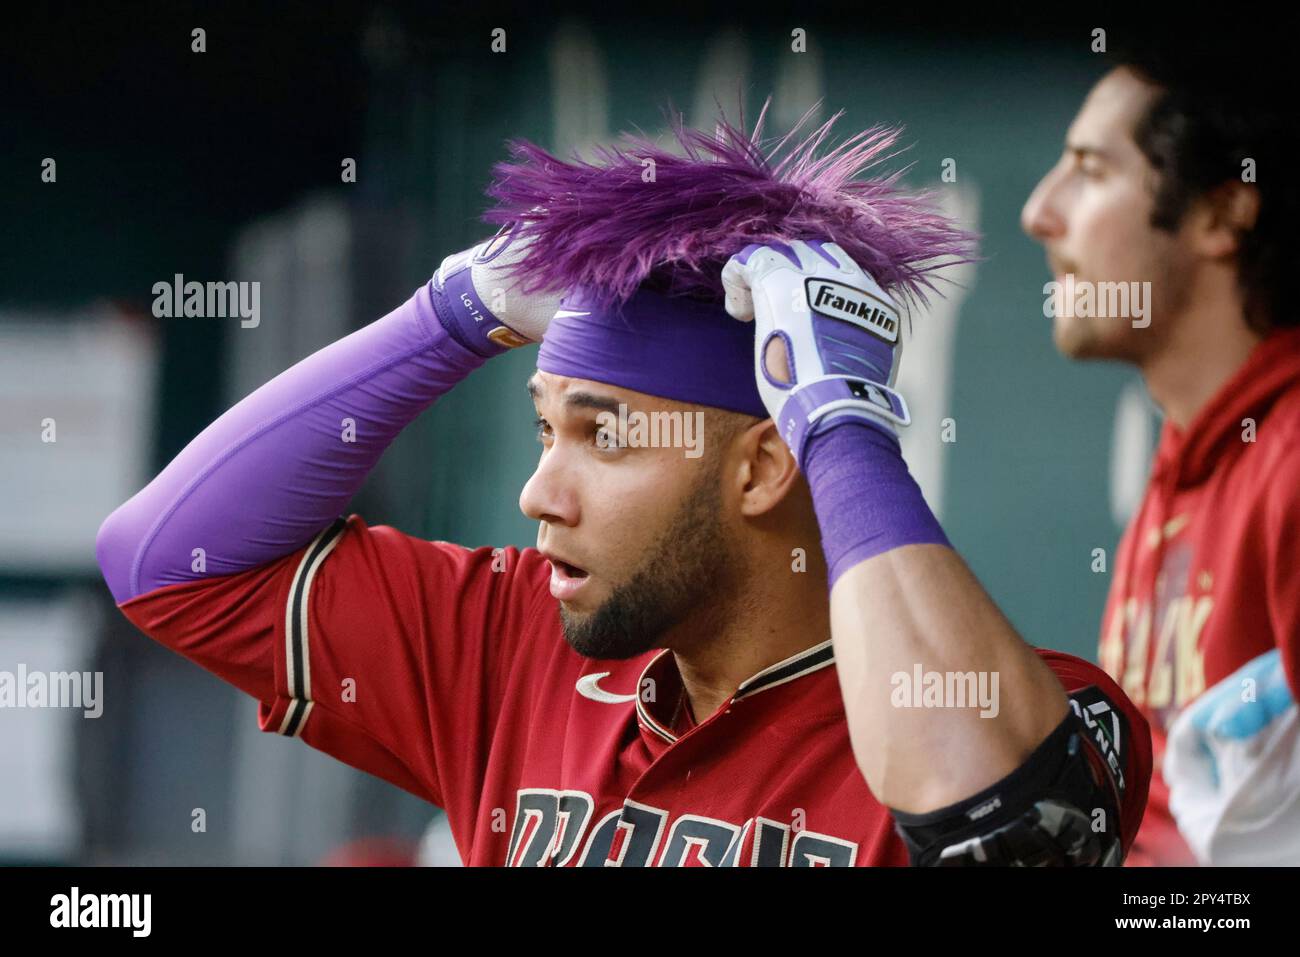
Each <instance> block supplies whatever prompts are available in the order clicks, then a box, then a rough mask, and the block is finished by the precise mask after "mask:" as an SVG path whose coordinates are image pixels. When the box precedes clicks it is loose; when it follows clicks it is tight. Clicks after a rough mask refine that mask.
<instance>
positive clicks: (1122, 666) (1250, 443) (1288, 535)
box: [1100, 329, 1300, 865]
mask: <svg viewBox="0 0 1300 957" xmlns="http://www.w3.org/2000/svg"><path fill="white" fill-rule="evenodd" d="M1298 548H1300V329H1292V330H1289V331H1285V332H1277V333H1274V334H1273V335H1272V336H1270V337H1269V338H1267V339H1266V340H1265V341H1264V342H1262V343H1261V344H1260V345H1258V346H1256V348H1255V350H1254V351H1253V352H1252V353H1251V355H1250V357H1249V359H1247V361H1246V362H1245V364H1244V365H1243V366H1242V367H1241V369H1239V370H1238V371H1237V372H1236V374H1234V375H1233V376H1232V378H1231V379H1230V380H1229V381H1228V382H1227V383H1225V384H1224V386H1223V387H1222V388H1221V389H1220V390H1219V392H1218V393H1217V394H1216V395H1215V396H1214V397H1213V398H1212V399H1211V400H1210V401H1209V402H1208V403H1207V404H1206V406H1205V408H1204V409H1203V410H1202V411H1201V412H1200V414H1199V415H1197V417H1196V419H1195V420H1194V421H1193V422H1192V423H1191V424H1190V425H1189V426H1188V428H1187V429H1186V430H1185V431H1182V430H1179V429H1177V428H1175V427H1174V425H1173V424H1172V423H1166V424H1165V427H1164V431H1163V432H1162V434H1161V438H1160V445H1159V448H1158V449H1157V451H1156V457H1155V463H1154V466H1153V468H1152V474H1151V479H1150V482H1149V484H1148V486H1147V491H1146V495H1145V497H1144V498H1143V501H1142V504H1141V506H1140V507H1139V509H1138V511H1137V513H1136V514H1135V515H1134V516H1133V519H1132V521H1131V522H1130V523H1129V527H1128V529H1127V530H1126V531H1125V533H1124V537H1123V539H1122V540H1121V542H1120V547H1119V552H1118V555H1117V558H1116V561H1115V577H1114V580H1113V582H1112V584H1111V589H1110V596H1109V598H1108V600H1107V604H1106V612H1105V617H1104V618H1103V621H1102V630H1101V644H1100V657H1101V663H1102V666H1103V667H1104V668H1105V669H1106V671H1107V672H1109V673H1110V674H1111V675H1113V676H1114V677H1115V679H1116V680H1117V681H1119V683H1120V685H1121V686H1122V687H1123V689H1124V692H1125V693H1126V695H1127V696H1128V697H1129V698H1130V699H1131V700H1132V701H1133V703H1134V704H1136V705H1137V706H1138V707H1139V708H1140V709H1141V710H1142V713H1143V715H1145V716H1146V718H1147V719H1148V721H1149V722H1150V725H1151V738H1152V745H1153V749H1154V754H1155V773H1154V775H1153V778H1152V782H1151V806H1150V809H1149V810H1148V812H1147V815H1146V820H1145V821H1144V823H1143V825H1142V832H1141V834H1139V835H1138V840H1137V844H1136V846H1135V847H1134V850H1133V854H1132V856H1131V858H1130V861H1129V863H1131V864H1159V865H1187V864H1195V863H1196V858H1195V856H1194V855H1193V854H1192V851H1191V849H1190V848H1189V847H1188V845H1187V843H1186V842H1185V841H1184V840H1183V838H1182V836H1181V835H1180V834H1179V832H1178V827H1177V825H1176V823H1175V821H1174V818H1173V815H1172V814H1171V812H1170V809H1169V782H1168V781H1166V779H1165V776H1164V773H1163V758H1164V753H1165V745H1166V741H1167V737H1168V732H1169V728H1170V726H1171V725H1172V724H1173V723H1174V719H1175V718H1176V717H1177V716H1178V714H1179V712H1180V711H1181V710H1182V709H1183V708H1185V707H1186V706H1187V705H1188V704H1190V703H1191V702H1192V701H1194V700H1196V698H1197V697H1199V696H1200V694H1201V693H1202V692H1203V691H1205V690H1206V689H1207V688H1209V687H1211V686H1213V685H1215V684H1216V683H1218V682H1220V681H1222V680H1223V679H1224V678H1226V677H1227V676H1229V675H1230V674H1232V673H1233V672H1234V671H1236V670H1237V669H1238V668H1240V667H1241V666H1242V665H1244V664H1245V663H1246V662H1248V661H1250V660H1251V659H1253V658H1257V657H1258V656H1260V655H1262V654H1264V653H1265V652H1267V651H1271V650H1273V649H1274V648H1279V649H1280V651H1281V658H1282V663H1283V666H1284V667H1285V669H1286V675H1287V682H1288V684H1289V685H1290V687H1291V691H1292V693H1293V694H1295V695H1296V696H1297V697H1300V552H1298V551H1297V549H1298Z"/></svg>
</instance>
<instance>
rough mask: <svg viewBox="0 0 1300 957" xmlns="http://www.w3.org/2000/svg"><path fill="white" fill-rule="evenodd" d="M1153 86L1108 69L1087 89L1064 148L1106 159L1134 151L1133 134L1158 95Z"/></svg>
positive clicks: (1122, 70)
mask: <svg viewBox="0 0 1300 957" xmlns="http://www.w3.org/2000/svg"><path fill="white" fill-rule="evenodd" d="M1158 93H1159V90H1158V88H1157V87H1155V86H1152V85H1151V84H1150V83H1148V82H1146V81H1145V80H1143V79H1142V78H1141V77H1139V76H1138V75H1137V74H1136V73H1134V72H1133V71H1131V70H1129V69H1126V68H1123V67H1119V68H1116V69H1114V70H1111V71H1110V72H1109V73H1107V74H1106V75H1105V76H1103V77H1102V78H1101V79H1100V80H1098V81H1097V83H1096V85H1095V86H1093V88H1092V89H1091V90H1090V91H1089V93H1088V95H1087V97H1086V98H1085V99H1084V101H1083V105H1082V106H1080V107H1079V112H1078V113H1077V114H1076V115H1075V117H1074V120H1073V122H1071V124H1070V128H1069V131H1068V132H1067V133H1066V137H1065V144H1066V148H1067V149H1071V150H1078V151H1085V152H1096V153H1100V154H1103V155H1104V156H1106V158H1110V159H1123V158H1125V157H1129V156H1131V155H1136V154H1137V153H1138V150H1137V143H1136V142H1135V141H1134V138H1133V134H1134V131H1135V130H1136V129H1137V125H1138V123H1139V122H1140V121H1141V119H1142V117H1143V116H1144V115H1145V114H1146V111H1147V109H1148V108H1149V107H1150V105H1151V103H1152V101H1153V100H1154V99H1155V97H1156V96H1157V95H1158Z"/></svg>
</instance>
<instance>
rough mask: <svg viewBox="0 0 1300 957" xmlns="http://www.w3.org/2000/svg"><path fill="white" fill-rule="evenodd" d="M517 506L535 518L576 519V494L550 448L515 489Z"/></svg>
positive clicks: (573, 522)
mask: <svg viewBox="0 0 1300 957" xmlns="http://www.w3.org/2000/svg"><path fill="white" fill-rule="evenodd" d="M519 510H520V511H521V512H523V513H524V514H525V515H527V516H528V517H529V518H531V519H532V520H533V521H535V522H550V523H552V524H555V525H576V524H577V523H578V497H577V494H576V492H575V490H574V488H573V485H572V483H571V482H570V481H569V479H568V477H567V476H566V474H565V467H564V463H563V462H562V461H561V459H560V457H559V456H558V455H557V454H556V453H555V452H554V451H551V452H548V453H546V454H545V455H543V456H542V457H541V459H540V461H538V463H537V468H536V469H534V471H533V474H532V476H531V477H529V479H528V481H527V482H525V483H524V487H523V490H522V491H521V492H520V493H519Z"/></svg>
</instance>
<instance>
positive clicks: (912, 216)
mask: <svg viewBox="0 0 1300 957" xmlns="http://www.w3.org/2000/svg"><path fill="white" fill-rule="evenodd" d="M770 102H771V101H770V99H769V101H768V103H765V104H764V106H763V109H762V111H761V112H760V113H759V117H758V121H757V122H756V123H755V125H754V132H753V135H752V136H750V135H746V134H745V133H744V131H743V123H744V118H743V115H742V118H741V124H742V127H741V128H737V127H735V126H733V125H731V124H730V123H728V122H727V120H726V118H725V117H723V118H722V119H721V120H720V121H719V123H718V125H717V129H716V132H715V133H714V134H713V135H709V134H707V133H704V132H702V131H700V130H695V129H688V128H686V127H685V126H684V125H683V123H682V120H681V117H680V114H679V115H678V116H677V117H676V119H675V120H671V124H670V125H671V129H672V133H673V136H674V138H675V140H676V146H677V148H678V149H679V150H680V153H677V152H670V151H669V150H667V149H664V148H663V147H661V146H658V145H656V144H655V143H654V142H653V141H652V140H650V139H649V138H648V137H646V136H644V135H640V136H632V135H630V134H624V136H623V139H622V141H621V143H620V145H617V146H611V147H601V148H599V149H597V150H596V151H595V155H596V158H597V159H596V162H587V161H584V160H582V159H580V158H579V157H578V156H576V155H575V156H574V158H573V160H572V161H571V162H565V161H563V160H560V159H557V158H556V157H554V156H552V155H551V154H550V153H548V152H547V151H546V150H544V149H542V148H541V147H539V146H537V145H535V144H533V143H529V142H527V141H525V140H514V141H511V143H510V144H509V145H510V152H511V159H510V160H509V161H507V162H502V163H498V164H497V165H496V166H495V167H494V172H495V174H496V179H495V181H494V182H493V184H492V186H491V187H490V188H489V190H488V195H489V196H491V197H492V198H493V199H495V200H496V205H495V206H493V207H492V208H491V209H490V210H488V212H487V213H485V214H484V219H485V220H487V221H488V222H490V223H495V224H500V225H504V224H507V223H512V222H513V223H516V224H517V226H516V228H517V229H518V230H519V234H518V235H519V238H526V239H528V240H530V241H531V245H530V247H529V250H528V253H527V254H526V255H525V256H524V257H523V258H522V259H521V260H520V262H519V263H518V264H516V266H515V270H514V271H515V275H516V276H518V277H519V279H520V280H521V287H522V288H523V290H524V291H526V292H535V291H539V290H543V289H546V290H565V289H574V288H577V287H580V286H581V287H584V288H585V289H587V290H588V293H589V295H590V296H591V297H592V298H594V299H595V300H596V301H598V302H601V303H602V304H604V305H611V304H616V303H621V302H626V301H627V300H628V299H629V298H630V297H631V296H632V295H633V294H634V293H635V292H636V291H637V290H638V289H640V288H647V289H653V290H656V291H659V292H664V293H667V294H669V295H674V296H690V297H692V298H698V299H705V300H708V301H713V302H718V303H721V302H722V299H723V291H722V279H721V272H722V267H723V265H725V264H726V261H727V260H728V259H729V258H730V257H731V256H732V255H733V254H735V253H737V252H739V251H740V250H741V249H743V248H744V247H745V246H746V245H748V244H749V243H766V242H774V241H776V242H789V241H791V240H794V239H823V240H829V241H832V242H836V243H839V245H840V246H841V247H842V248H843V249H844V251H845V252H847V253H848V254H849V256H850V257H852V258H853V260H854V261H855V262H856V263H857V264H858V265H859V266H861V267H862V268H863V269H864V270H865V271H866V272H868V273H870V274H871V275H872V276H873V277H875V279H876V281H877V282H878V283H880V285H881V286H882V287H884V288H885V289H886V290H887V291H889V292H890V293H891V294H892V295H894V296H895V298H899V299H903V300H908V299H912V298H915V299H919V300H920V301H921V302H922V303H925V302H926V301H927V300H926V295H925V290H926V289H929V290H930V291H937V290H935V288H934V285H933V283H932V281H931V277H930V273H932V272H933V271H934V270H936V269H939V268H941V267H943V266H946V265H951V264H954V263H961V262H971V261H973V259H974V250H975V245H976V236H975V235H974V234H972V233H968V232H965V231H963V230H961V229H959V228H958V227H957V226H955V225H954V224H953V223H952V222H951V221H950V220H949V219H948V218H947V217H945V216H944V215H943V214H942V213H940V212H939V211H938V210H937V209H936V205H935V200H936V197H935V195H934V194H933V193H932V192H920V193H906V192H904V191H902V190H901V189H899V188H898V186H897V181H898V179H899V177H900V176H901V175H902V171H899V172H895V173H891V174H888V175H883V176H879V177H877V178H874V179H858V178H857V177H858V176H860V175H861V174H862V173H863V172H865V171H866V170H868V169H871V168H873V167H875V166H877V165H879V164H880V163H881V162H882V161H883V160H885V159H888V158H890V157H891V156H892V155H894V154H890V153H889V150H890V149H891V147H893V146H894V144H895V143H896V141H897V140H898V138H899V136H900V135H901V133H902V130H901V129H894V128H888V127H879V126H877V127H872V128H871V129H869V130H865V131H863V132H860V133H857V134H855V135H854V136H851V137H849V139H847V140H845V141H844V142H842V143H841V144H839V145H838V146H836V147H834V148H833V149H830V150H827V151H826V152H825V154H824V155H821V156H819V155H817V153H818V150H819V148H820V147H821V146H822V144H823V142H824V141H825V140H826V138H827V136H828V135H829V134H830V132H831V127H832V126H833V125H834V124H835V121H836V120H838V119H839V118H840V117H841V116H842V115H843V111H842V110H841V111H840V112H838V113H836V114H835V115H834V116H832V117H831V118H830V119H829V120H827V121H826V122H825V123H823V124H822V125H821V126H819V127H817V128H816V129H815V130H813V131H812V132H811V133H810V134H808V135H807V136H806V137H805V138H804V139H802V140H795V138H794V137H795V134H796V133H797V132H799V130H801V129H802V128H803V127H804V126H805V125H806V124H807V121H808V120H809V118H810V117H811V116H812V115H813V110H809V111H808V112H807V113H805V114H804V116H803V118H802V119H800V120H799V122H798V123H796V124H795V126H794V128H793V129H791V130H790V131H789V132H788V133H786V134H785V135H784V136H782V137H781V138H779V139H778V140H776V141H775V142H774V143H773V142H768V143H765V142H764V141H763V140H762V139H761V133H762V128H763V121H764V119H765V117H766V115H767V109H768V105H770ZM814 109H815V107H814ZM670 117H671V114H670ZM647 160H653V161H654V165H653V167H651V166H650V164H649V163H647V162H646V161H647ZM650 168H653V169H654V172H655V178H654V181H652V182H644V181H643V179H642V176H643V173H644V172H645V171H646V170H647V169H650Z"/></svg>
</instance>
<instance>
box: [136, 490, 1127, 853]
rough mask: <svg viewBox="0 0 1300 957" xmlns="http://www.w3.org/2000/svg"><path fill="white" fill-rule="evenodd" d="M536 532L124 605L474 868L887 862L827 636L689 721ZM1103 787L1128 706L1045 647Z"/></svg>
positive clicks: (656, 673) (319, 559) (288, 563)
mask: <svg viewBox="0 0 1300 957" xmlns="http://www.w3.org/2000/svg"><path fill="white" fill-rule="evenodd" d="M549 578H550V566H549V564H548V563H547V561H546V560H545V559H544V558H543V557H542V556H541V555H540V554H539V553H538V552H537V550H536V549H532V548H526V549H523V550H522V551H521V550H518V549H515V548H505V549H492V548H488V547H483V548H477V549H469V548H465V547H463V546H459V545H453V544H451V543H448V542H439V541H434V542H430V541H424V540H420V539H416V538H412V537H411V536H408V535H404V534H402V533H401V532H398V531H396V530H394V529H392V528H388V527H385V526H377V527H375V528H370V527H368V526H367V525H366V524H365V522H363V521H362V520H361V519H360V518H359V517H357V516H355V515H354V516H352V517H351V518H350V519H349V520H348V521H347V522H346V523H344V522H343V521H342V520H340V521H339V522H337V523H336V524H335V525H334V526H333V527H332V528H330V529H328V530H326V531H325V532H323V533H322V534H321V535H320V536H319V537H318V538H317V539H316V540H315V541H314V542H312V543H311V544H310V545H308V546H307V547H305V548H303V549H301V550H300V551H298V552H296V553H294V554H292V555H289V556H286V557H285V558H283V559H280V560H278V561H275V562H272V563H270V564H267V565H264V566H262V567H259V568H256V569H253V570H250V571H247V572H243V573H240V574H237V575H231V576H226V577H222V578H214V579H208V580H205V581H198V582H192V583H183V584H176V585H169V586H167V587H165V588H160V589H158V590H156V591H154V592H151V593H149V594H146V595H142V596H139V597H137V598H134V599H131V600H129V601H127V602H125V603H124V604H123V605H122V606H121V608H122V611H123V612H124V613H125V614H126V615H127V616H128V617H129V618H130V619H131V620H132V621H133V622H134V623H135V624H136V625H138V626H139V627H140V628H141V629H142V630H143V631H144V632H146V633H147V634H149V635H150V636H152V637H153V638H155V639H156V640H158V641H160V642H162V643H163V644H165V645H167V646H168V647H170V648H173V649H175V650H176V651H178V652H180V653H181V654H183V655H185V656H186V657H188V658H190V659H191V660H193V661H195V662H197V663H198V664H200V665H202V666H203V667H205V668H207V669H208V670H210V671H212V672H214V673H215V674H217V675H219V676H220V677H222V678H223V679H225V680H226V681H229V682H231V683H232V684H234V685H236V686H238V687H239V688H241V689H243V690H244V691H246V692H247V693H248V694H250V695H252V696H254V697H255V698H257V700H258V701H259V702H260V703H261V704H260V709H259V714H258V720H259V724H260V726H261V728H262V730H264V731H273V732H278V733H280V734H284V735H292V736H297V737H301V738H302V739H303V740H304V741H306V742H307V743H308V744H310V745H311V746H313V747H315V748H319V749H320V750H322V751H325V752H327V753H328V754H332V755H334V756H335V757H337V758H339V759H340V760H342V761H345V762H347V763H348V764H351V765H353V766H354V767H357V768H360V769H362V770H363V771H368V772H370V773H371V774H375V775H378V776H379V777H382V778H384V779H386V780H388V781H391V782H392V783H394V784H396V785H398V786H400V787H402V788H405V789H406V790H408V791H410V792H411V793H413V794H416V795H418V796H419V797H421V798H423V799H425V800H427V801H429V802H430V803H432V804H435V805H438V806H440V807H443V808H444V809H445V810H446V812H447V815H448V818H449V821H450V823H451V828H452V832H453V834H454V835H455V838H456V843H457V846H458V847H459V849H460V853H461V855H462V857H463V858H464V860H465V862H466V863H468V864H491V865H502V864H505V865H511V866H532V865H543V866H586V867H600V866H623V865H627V866H631V865H656V866H677V865H704V866H729V865H735V866H753V865H769V866H788V867H823V866H851V865H859V866H861V865H902V864H906V863H907V862H908V855H907V850H906V848H905V846H904V844H903V841H902V839H901V838H900V837H899V836H898V835H897V834H896V833H895V831H894V828H893V821H892V818H891V817H890V814H889V812H888V810H887V809H886V808H884V807H883V806H882V805H881V804H880V803H879V802H878V801H876V799H875V798H874V797H872V794H871V791H870V790H869V789H868V788H867V784H866V781H865V779H864V778H863V777H862V773H861V772H860V771H859V770H858V766H857V764H856V763H855V761H854V758H853V752H852V749H851V747H850V745H849V732H848V724H847V722H846V719H845V714H844V706H843V703H842V701H841V698H840V688H839V683H838V681H837V680H836V672H835V668H834V667H833V665H834V658H833V655H832V651H831V643H830V640H829V638H828V639H827V640H825V641H821V642H817V643H815V644H813V645H812V646H811V647H809V648H808V649H807V650H806V651H803V652H800V653H799V654H797V655H794V656H793V657H791V658H788V659H786V660H785V661H782V662H779V663H777V664H775V665H772V666H771V667H769V668H765V669H764V670H763V671H761V672H759V673H758V674H756V675H754V676H753V677H751V678H750V679H749V680H747V681H745V682H743V683H742V684H741V686H740V687H739V688H738V689H737V690H736V693H735V694H734V695H733V696H732V697H731V699H730V700H728V701H727V702H726V703H725V704H724V705H723V706H722V707H721V708H719V709H718V711H717V712H716V713H715V714H713V715H711V716H709V717H708V718H707V719H706V720H703V721H701V722H699V723H698V724H695V723H693V722H692V721H691V718H690V714H689V709H686V708H682V707H680V704H681V702H682V685H681V680H680V676H679V674H678V671H677V666H676V661H675V659H674V657H673V655H672V654H671V653H670V652H667V651H654V652H649V653H647V654H645V655H641V656H639V657H637V658H634V659H631V660H627V661H597V660H593V659H589V658H583V657H581V656H580V655H578V654H577V653H576V652H574V651H573V650H572V649H571V648H570V647H569V645H568V644H567V643H566V642H565V640H564V637H563V631H562V628H561V624H560V618H559V605H558V603H557V602H556V600H555V599H554V598H552V597H551V594H550V590H549V586H548V582H549ZM1040 654H1042V656H1043V658H1044V659H1045V660H1046V661H1047V662H1048V664H1049V665H1051V667H1052V668H1053V669H1054V670H1055V671H1056V673H1057V674H1058V675H1059V676H1060V679H1061V682H1062V684H1063V686H1064V687H1065V689H1066V690H1067V691H1068V692H1071V693H1075V694H1074V700H1075V701H1076V702H1077V704H1076V710H1079V711H1081V713H1082V714H1083V715H1084V718H1085V721H1087V722H1088V723H1089V727H1090V728H1094V729H1095V730H1096V733H1097V736H1098V737H1097V740H1098V741H1099V742H1100V744H1099V750H1100V751H1102V752H1103V753H1104V758H1105V759H1107V760H1109V762H1110V766H1111V769H1112V772H1111V773H1112V774H1113V778H1114V780H1115V781H1116V783H1117V787H1118V789H1119V791H1120V805H1119V806H1120V807H1121V822H1120V825H1121V831H1122V835H1123V840H1124V843H1125V846H1126V847H1127V845H1128V843H1129V842H1130V841H1131V840H1132V837H1133V835H1134V834H1135V833H1136V830H1137V826H1138V822H1139V820H1140V818H1141V816H1142V811H1143V807H1144V805H1145V801H1146V786H1147V778H1148V777H1149V774H1150V745H1149V741H1148V738H1147V731H1146V727H1145V723H1144V722H1143V720H1142V718H1141V716H1140V715H1138V714H1137V712H1136V711H1135V710H1134V709H1133V708H1132V706H1131V705H1130V704H1129V702H1128V701H1127V700H1126V699H1125V698H1124V696H1123V694H1122V693H1121V692H1120V691H1119V689H1118V687H1117V686H1116V685H1115V684H1114V683H1113V682H1112V681H1111V680H1110V679H1109V678H1107V677H1106V675H1105V674H1104V673H1102V672H1101V670H1100V669H1098V668H1097V667H1095V666H1093V665H1091V664H1088V663H1087V662H1084V661H1081V660H1079V659H1077V658H1073V657H1071V656H1069V655H1063V654H1058V653H1056V652H1050V651H1043V652H1040Z"/></svg>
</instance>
